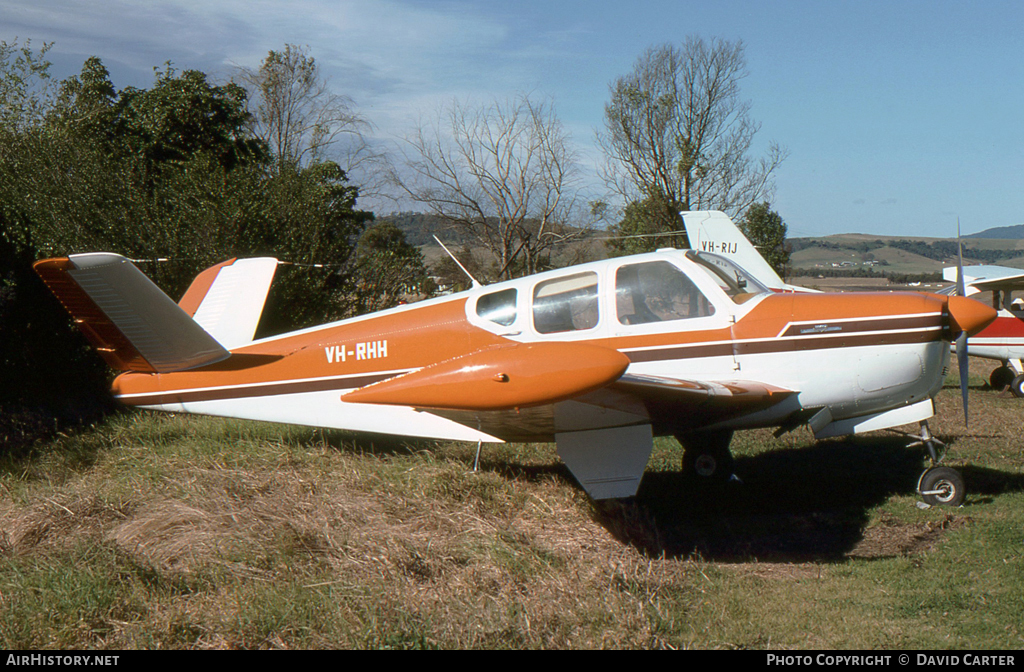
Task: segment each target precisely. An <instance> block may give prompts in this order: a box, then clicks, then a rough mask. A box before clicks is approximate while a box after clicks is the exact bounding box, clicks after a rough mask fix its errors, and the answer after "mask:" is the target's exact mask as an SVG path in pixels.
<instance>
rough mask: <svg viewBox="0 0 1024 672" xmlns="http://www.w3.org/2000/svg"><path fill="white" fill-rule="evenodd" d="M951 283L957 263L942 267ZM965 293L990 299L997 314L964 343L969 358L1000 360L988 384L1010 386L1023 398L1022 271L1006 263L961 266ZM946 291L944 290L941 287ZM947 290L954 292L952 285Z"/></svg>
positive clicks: (1002, 387) (1023, 323)
mask: <svg viewBox="0 0 1024 672" xmlns="http://www.w3.org/2000/svg"><path fill="white" fill-rule="evenodd" d="M942 275H943V277H944V278H945V279H946V280H949V281H950V282H957V278H958V277H959V271H958V269H957V267H956V266H952V267H949V268H944V269H942ZM963 285H964V288H965V291H964V292H963V294H964V296H969V297H974V298H975V299H978V300H981V299H982V298H984V299H985V300H986V302H990V303H991V305H992V308H994V309H995V310H996V311H998V315H997V317H996V319H995V321H994V322H992V324H990V325H989V326H987V327H985V328H984V329H983V330H982V331H980V332H978V334H976V335H975V336H974V337H973V338H972V339H971V342H970V343H969V344H968V346H967V354H968V355H970V356H971V357H983V358H985V359H994V360H997V361H999V362H1001V363H1002V364H1001V366H999V367H998V368H996V369H995V370H993V371H992V375H991V376H990V377H989V383H990V384H991V385H992V387H993V388H995V389H997V390H1002V389H1005V388H1006V387H1007V386H1009V388H1010V391H1011V392H1013V394H1014V396H1017V397H1024V365H1022V363H1021V361H1022V360H1024V296H1022V295H1021V294H1022V290H1024V270H1022V269H1019V268H1008V267H1006V266H964V267H963ZM943 291H946V290H943ZM949 291H951V292H952V291H956V289H955V287H954V288H951V289H950V290H949Z"/></svg>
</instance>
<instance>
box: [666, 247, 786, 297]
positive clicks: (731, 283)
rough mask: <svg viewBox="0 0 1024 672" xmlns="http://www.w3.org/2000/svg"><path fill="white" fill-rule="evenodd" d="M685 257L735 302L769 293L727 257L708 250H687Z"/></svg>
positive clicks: (768, 290)
mask: <svg viewBox="0 0 1024 672" xmlns="http://www.w3.org/2000/svg"><path fill="white" fill-rule="evenodd" d="M686 258H687V259H689V260H690V261H693V262H695V263H696V264H697V265H699V266H700V267H701V268H703V269H704V270H705V271H706V272H707V274H708V275H709V276H710V277H711V279H713V280H714V281H715V282H716V283H718V286H719V287H721V288H722V291H723V292H725V293H726V294H727V295H728V296H729V298H730V299H732V300H733V301H734V302H736V303H745V302H746V301H749V300H750V299H752V298H753V297H755V296H757V295H758V294H765V293H770V292H771V290H770V289H768V288H767V287H765V286H764V285H762V284H761V283H760V282H758V280H757V279H756V278H755V277H754V276H752V275H750V273H748V272H747V271H745V270H743V269H742V268H740V267H739V266H737V265H736V264H734V263H733V262H732V261H730V260H729V259H726V258H725V257H722V256H719V255H717V254H710V253H708V252H694V251H693V250H688V251H687V252H686Z"/></svg>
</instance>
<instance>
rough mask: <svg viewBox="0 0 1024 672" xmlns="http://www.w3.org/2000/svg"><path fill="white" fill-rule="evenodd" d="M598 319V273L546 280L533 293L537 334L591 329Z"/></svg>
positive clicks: (534, 323)
mask: <svg viewBox="0 0 1024 672" xmlns="http://www.w3.org/2000/svg"><path fill="white" fill-rule="evenodd" d="M599 317H600V315H599V313H598V307H597V273H594V272H586V273H576V274H574V275H566V276H563V277H561V278H555V279H553V280H545V281H543V282H539V283H537V286H536V287H535V288H534V290H533V326H534V328H535V329H536V330H537V331H538V332H539V333H542V334H557V333H559V332H565V331H581V330H584V329H593V328H594V327H596V326H597V322H598V319H599Z"/></svg>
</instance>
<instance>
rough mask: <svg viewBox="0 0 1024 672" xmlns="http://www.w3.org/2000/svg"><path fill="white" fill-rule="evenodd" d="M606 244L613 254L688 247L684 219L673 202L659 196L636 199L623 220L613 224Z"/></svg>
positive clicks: (609, 251)
mask: <svg viewBox="0 0 1024 672" xmlns="http://www.w3.org/2000/svg"><path fill="white" fill-rule="evenodd" d="M608 232H609V234H610V236H611V237H610V238H609V239H608V240H607V241H606V242H605V247H606V248H607V249H608V253H609V254H610V255H611V256H622V255H627V254H640V253H642V252H653V251H654V250H656V249H658V248H661V247H678V248H687V247H689V244H688V242H687V238H686V233H685V231H684V229H683V219H682V217H680V215H679V212H678V211H677V210H676V209H675V208H673V207H672V204H671V202H670V201H669V200H668V199H666V198H664V197H660V196H658V195H655V196H653V197H650V198H645V199H643V200H640V201H632V202H631V203H629V205H627V206H626V207H625V209H624V210H623V211H622V219H621V220H619V221H618V223H616V224H614V225H613V226H611V227H609V229H608Z"/></svg>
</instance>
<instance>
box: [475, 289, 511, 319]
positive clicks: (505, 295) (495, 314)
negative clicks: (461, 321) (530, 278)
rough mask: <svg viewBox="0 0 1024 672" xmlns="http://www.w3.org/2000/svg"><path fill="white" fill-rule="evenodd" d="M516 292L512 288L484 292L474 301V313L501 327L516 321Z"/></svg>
mask: <svg viewBox="0 0 1024 672" xmlns="http://www.w3.org/2000/svg"><path fill="white" fill-rule="evenodd" d="M517 294H518V293H517V292H516V290H514V289H503V290H501V291H500V292H491V293H490V294H484V295H483V296H481V297H480V298H479V299H477V301H476V314H477V315H479V316H480V317H482V318H483V319H485V320H489V321H491V322H494V323H495V324H500V325H502V326H503V327H508V326H511V324H512V323H513V322H515V321H516V298H517Z"/></svg>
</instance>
